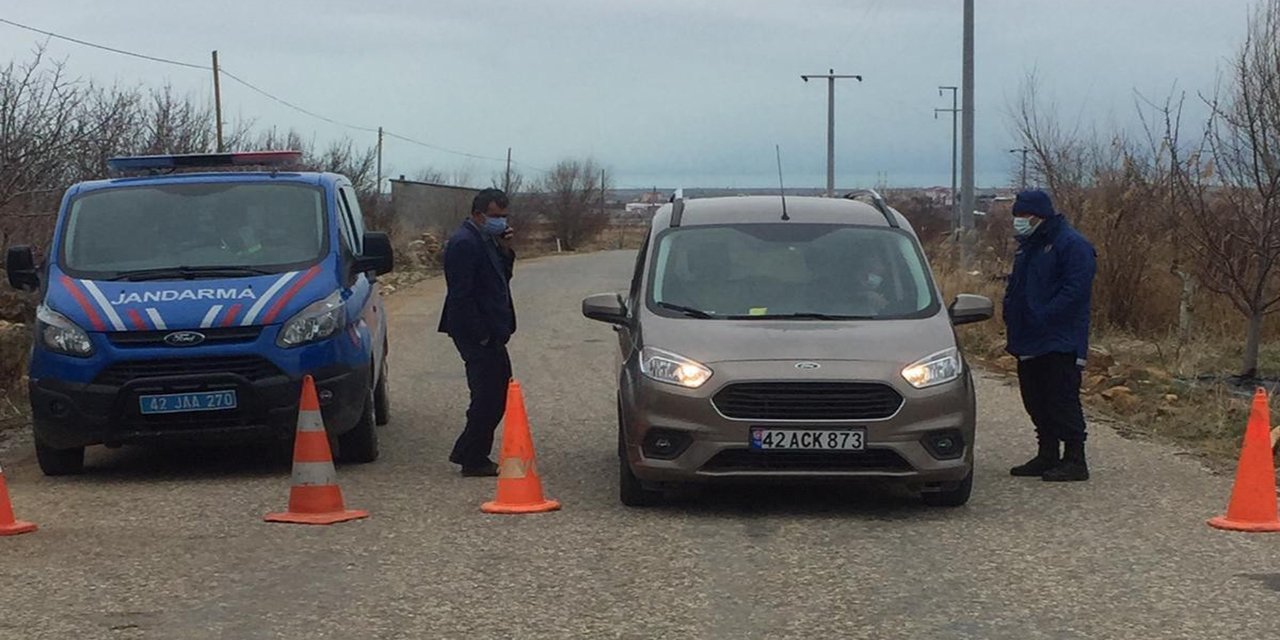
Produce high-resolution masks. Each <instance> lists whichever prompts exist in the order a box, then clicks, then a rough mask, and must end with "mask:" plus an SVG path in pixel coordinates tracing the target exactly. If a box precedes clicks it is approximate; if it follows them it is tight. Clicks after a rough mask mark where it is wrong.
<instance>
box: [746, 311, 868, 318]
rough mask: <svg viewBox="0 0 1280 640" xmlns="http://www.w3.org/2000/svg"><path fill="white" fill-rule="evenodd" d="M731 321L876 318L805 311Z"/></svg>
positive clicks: (770, 314)
mask: <svg viewBox="0 0 1280 640" xmlns="http://www.w3.org/2000/svg"><path fill="white" fill-rule="evenodd" d="M729 319H730V320H874V319H875V316H840V315H831V314H827V313H814V312H810V311H804V312H799V313H766V314H761V315H747V316H729Z"/></svg>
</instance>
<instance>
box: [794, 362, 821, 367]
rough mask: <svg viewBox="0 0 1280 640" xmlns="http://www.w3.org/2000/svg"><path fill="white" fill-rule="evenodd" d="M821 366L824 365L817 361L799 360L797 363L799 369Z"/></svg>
mask: <svg viewBox="0 0 1280 640" xmlns="http://www.w3.org/2000/svg"><path fill="white" fill-rule="evenodd" d="M821 367H822V365H820V364H818V363H816V362H797V363H796V368H797V369H819V368H821Z"/></svg>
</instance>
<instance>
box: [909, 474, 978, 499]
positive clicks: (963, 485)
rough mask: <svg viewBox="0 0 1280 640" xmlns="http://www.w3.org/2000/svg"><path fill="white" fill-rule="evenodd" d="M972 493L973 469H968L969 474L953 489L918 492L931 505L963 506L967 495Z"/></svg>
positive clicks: (967, 497)
mask: <svg viewBox="0 0 1280 640" xmlns="http://www.w3.org/2000/svg"><path fill="white" fill-rule="evenodd" d="M972 493H973V470H972V469H970V470H969V475H967V476H965V477H964V480H961V481H960V484H958V485H956V486H955V488H953V489H947V490H946V491H928V492H925V493H922V494H920V497H921V499H923V500H924V503H925V504H927V505H929V506H931V507H963V506H964V505H965V504H966V503H967V502H969V496H970V494H972Z"/></svg>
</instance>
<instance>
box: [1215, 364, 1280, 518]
mask: <svg viewBox="0 0 1280 640" xmlns="http://www.w3.org/2000/svg"><path fill="white" fill-rule="evenodd" d="M1270 423H1271V410H1270V409H1269V408H1268V406H1267V391H1266V390H1265V389H1262V388H1258V390H1257V391H1256V392H1255V393H1254V394H1253V409H1252V411H1250V413H1249V426H1248V428H1247V429H1246V430H1245V432H1244V446H1242V447H1241V449H1240V466H1238V467H1237V468H1236V484H1235V487H1234V488H1233V489H1232V490H1231V502H1230V503H1229V504H1228V505H1227V515H1226V516H1224V517H1219V518H1214V519H1212V520H1210V521H1209V525H1210V526H1213V527H1217V528H1219V529H1227V530H1230V531H1280V518H1278V517H1277V514H1276V469H1275V461H1274V460H1273V459H1272V457H1271V436H1270V434H1269V433H1268V430H1269V429H1270Z"/></svg>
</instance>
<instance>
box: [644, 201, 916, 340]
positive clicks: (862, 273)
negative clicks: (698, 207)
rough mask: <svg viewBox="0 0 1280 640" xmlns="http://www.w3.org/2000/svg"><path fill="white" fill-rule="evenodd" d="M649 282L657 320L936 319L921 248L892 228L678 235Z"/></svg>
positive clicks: (660, 253)
mask: <svg viewBox="0 0 1280 640" xmlns="http://www.w3.org/2000/svg"><path fill="white" fill-rule="evenodd" d="M650 282H651V284H650V287H649V292H650V300H649V301H650V303H651V304H652V305H653V306H654V307H655V309H654V311H655V312H656V313H660V314H663V315H672V316H677V315H683V316H687V317H694V318H708V317H710V318H726V317H727V318H743V319H751V318H771V317H772V318H777V317H800V318H803V317H809V318H815V319H822V318H828V317H829V318H835V319H842V318H846V319H847V318H861V319H877V318H879V319H888V318H910V317H923V316H927V315H930V314H932V313H933V312H934V311H936V306H935V305H936V298H935V296H934V292H933V285H932V282H931V281H930V279H929V275H928V271H927V270H926V269H925V265H924V260H923V259H922V257H921V255H920V251H919V249H918V247H917V245H916V243H915V241H914V240H912V238H911V237H910V236H909V235H907V234H906V233H903V232H900V231H896V230H891V229H886V228H875V227H854V226H842V225H818V224H796V223H776V224H749V225H726V226H706V227H683V228H676V229H673V230H671V231H668V232H665V233H664V234H663V235H662V236H660V239H659V241H658V245H657V248H656V249H655V251H654V258H653V267H652V272H651V280H650Z"/></svg>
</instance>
